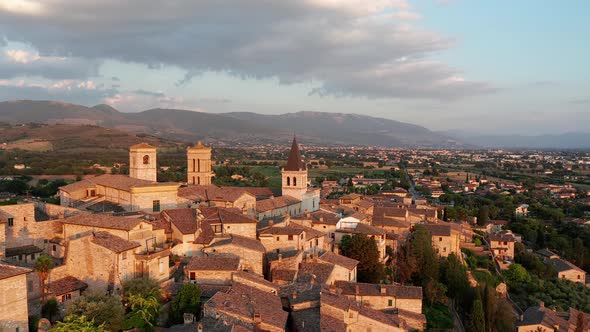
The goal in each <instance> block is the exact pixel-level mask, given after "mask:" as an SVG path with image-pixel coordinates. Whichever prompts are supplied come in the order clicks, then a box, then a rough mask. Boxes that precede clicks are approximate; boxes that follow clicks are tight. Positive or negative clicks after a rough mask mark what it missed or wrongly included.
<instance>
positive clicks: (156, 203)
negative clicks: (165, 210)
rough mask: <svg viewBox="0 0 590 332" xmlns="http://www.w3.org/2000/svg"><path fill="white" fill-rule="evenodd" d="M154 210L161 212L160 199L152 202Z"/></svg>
mask: <svg viewBox="0 0 590 332" xmlns="http://www.w3.org/2000/svg"><path fill="white" fill-rule="evenodd" d="M152 210H153V211H154V212H160V200H158V199H156V200H155V201H153V202H152Z"/></svg>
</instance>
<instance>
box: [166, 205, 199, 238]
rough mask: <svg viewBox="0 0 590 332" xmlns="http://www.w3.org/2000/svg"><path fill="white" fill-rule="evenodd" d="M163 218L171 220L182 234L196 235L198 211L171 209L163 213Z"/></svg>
mask: <svg viewBox="0 0 590 332" xmlns="http://www.w3.org/2000/svg"><path fill="white" fill-rule="evenodd" d="M162 217H163V218H164V219H166V220H169V221H170V223H171V224H173V225H174V226H176V228H178V230H179V231H180V232H181V233H182V234H194V233H196V232H197V229H198V221H197V210H196V209H191V208H185V209H169V210H164V211H163V212H162Z"/></svg>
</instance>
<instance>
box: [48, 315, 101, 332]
mask: <svg viewBox="0 0 590 332" xmlns="http://www.w3.org/2000/svg"><path fill="white" fill-rule="evenodd" d="M51 331H52V332H70V331H78V332H107V331H108V330H107V329H106V328H104V326H102V325H100V326H95V325H94V322H93V321H92V320H88V318H87V317H86V316H76V315H70V316H67V317H66V318H65V319H64V321H63V322H58V323H57V324H56V325H55V326H54V327H53V328H51Z"/></svg>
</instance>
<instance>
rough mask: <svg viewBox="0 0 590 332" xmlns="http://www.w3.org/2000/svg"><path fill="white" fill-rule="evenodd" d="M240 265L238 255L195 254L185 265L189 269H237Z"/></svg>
mask: <svg viewBox="0 0 590 332" xmlns="http://www.w3.org/2000/svg"><path fill="white" fill-rule="evenodd" d="M239 267H240V258H239V257H228V256H195V257H192V258H191V260H190V261H189V263H188V264H187V266H186V269H187V270H189V271H237V270H238V268H239Z"/></svg>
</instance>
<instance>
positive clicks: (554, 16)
mask: <svg viewBox="0 0 590 332" xmlns="http://www.w3.org/2000/svg"><path fill="white" fill-rule="evenodd" d="M589 11H590V2H587V1H566V2H561V1H559V2H558V1H532V0H531V1H483V0H482V1H469V0H455V1H452V0H422V1H405V0H374V1H364V0H301V1H280V2H268V1H263V0H224V1H215V2H208V1H200V2H195V1H178V2H174V3H172V4H162V3H161V2H159V1H152V0H141V1H139V0H133V1H128V2H125V3H124V4H121V3H120V2H119V1H115V0H106V1H101V2H96V3H94V4H93V3H92V2H81V3H80V2H77V1H76V2H74V1H71V0H48V1H37V0H4V1H1V2H0V100H12V99H56V100H64V101H69V102H74V103H81V104H85V105H94V104H98V103H108V104H110V105H112V106H114V107H116V108H117V109H119V110H121V111H126V112H135V111H141V110H145V109H149V108H154V107H162V108H182V109H189V110H194V111H205V112H230V111H250V112H258V113H267V114H278V113H286V112H296V111H301V110H309V111H324V112H345V113H359V114H365V115H371V116H379V117H386V118H390V119H395V120H399V121H405V122H410V123H415V124H419V125H423V126H425V127H427V128H430V129H433V130H449V131H455V130H460V131H464V132H473V133H486V134H487V133H499V134H504V133H522V134H541V133H563V132H569V131H588V129H587V128H586V127H587V126H586V123H589V122H590V109H589V108H590V90H589V89H588V87H589V86H590V64H589V60H588V59H590V43H589V42H588V36H589V35H590V23H589V22H588V21H587V18H586V17H585V15H587V13H588V12H589Z"/></svg>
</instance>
